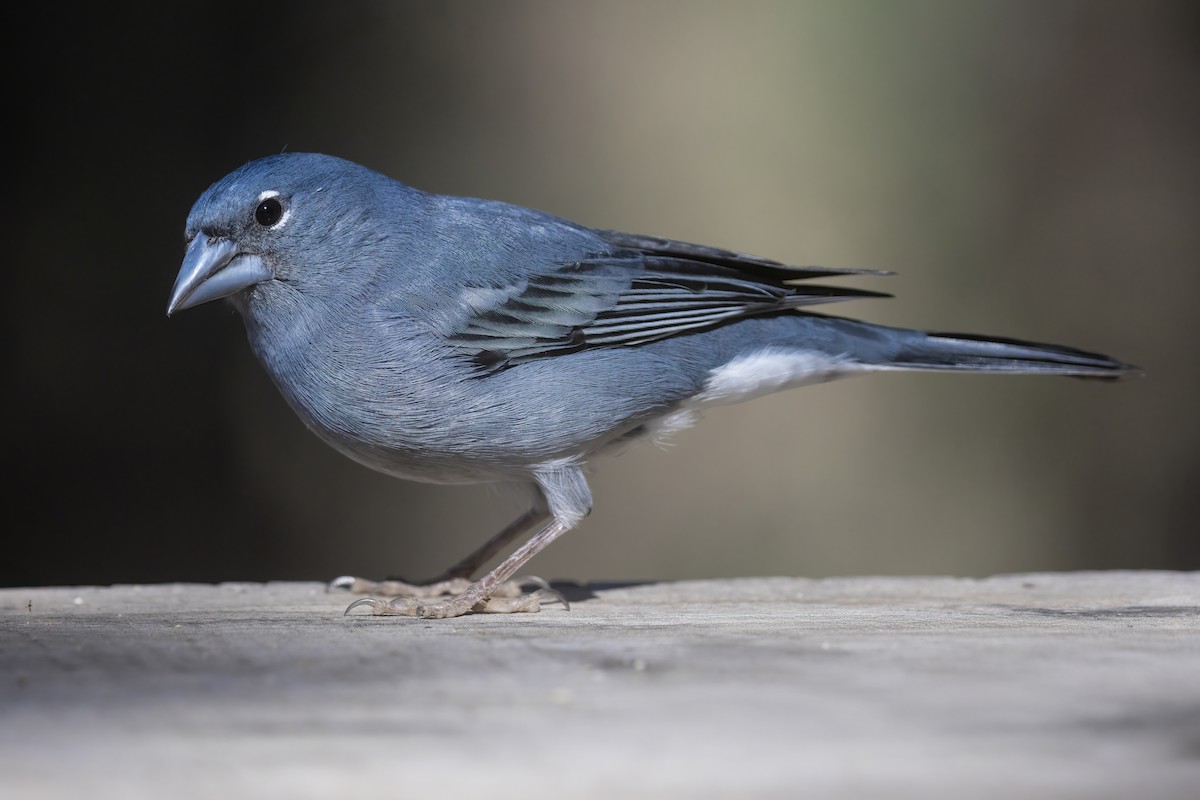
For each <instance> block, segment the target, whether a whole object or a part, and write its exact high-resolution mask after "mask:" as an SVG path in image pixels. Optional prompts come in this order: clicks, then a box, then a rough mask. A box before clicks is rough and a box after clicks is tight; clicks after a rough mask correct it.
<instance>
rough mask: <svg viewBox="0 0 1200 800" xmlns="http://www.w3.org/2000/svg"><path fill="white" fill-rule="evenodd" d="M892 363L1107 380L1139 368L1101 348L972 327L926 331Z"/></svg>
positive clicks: (906, 366) (1123, 375)
mask: <svg viewBox="0 0 1200 800" xmlns="http://www.w3.org/2000/svg"><path fill="white" fill-rule="evenodd" d="M889 366H894V367H897V368H900V369H931V370H941V369H947V370H961V371H964V372H1006V373H1010V374H1026V375H1067V376H1071V377H1075V378H1099V379H1102V380H1120V379H1121V378H1130V377H1133V376H1135V375H1139V374H1140V372H1139V371H1138V369H1137V368H1136V367H1133V366H1130V365H1129V364H1123V363H1121V362H1120V361H1117V360H1116V359H1112V358H1109V357H1108V356H1105V355H1101V354H1099V353H1089V352H1087V351H1085V350H1076V349H1075V348H1073V347H1063V346H1062V345H1057V344H1041V343H1039V342H1023V341H1021V340H1019V339H1000V338H994V337H988V336H975V335H973V334H969V333H927V334H925V335H924V336H921V337H917V338H914V339H912V340H910V341H908V342H905V343H904V345H903V346H902V347H901V348H900V352H899V353H897V354H896V356H895V357H894V360H893V362H892V363H891V364H890V365H889Z"/></svg>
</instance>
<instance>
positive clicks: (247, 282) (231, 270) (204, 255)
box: [167, 233, 275, 317]
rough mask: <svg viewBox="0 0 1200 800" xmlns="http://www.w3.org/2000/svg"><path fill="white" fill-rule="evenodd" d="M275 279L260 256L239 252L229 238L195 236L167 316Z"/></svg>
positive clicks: (176, 280)
mask: <svg viewBox="0 0 1200 800" xmlns="http://www.w3.org/2000/svg"><path fill="white" fill-rule="evenodd" d="M274 277H275V275H274V273H273V272H272V271H271V268H270V267H268V266H267V265H266V264H265V263H264V262H263V260H262V259H261V258H260V257H258V256H256V255H252V254H250V253H239V252H238V249H237V242H235V241H233V240H232V239H214V238H209V237H208V236H205V235H204V234H203V233H198V234H196V238H194V239H192V243H191V244H189V245H188V249H187V253H186V254H185V255H184V257H183V266H182V267H180V268H179V277H177V278H176V279H175V287H174V288H173V289H171V300H170V302H169V303H167V316H168V317H169V316H171V315H172V314H174V313H175V312H176V311H183V310H184V309H185V308H191V307H192V306H198V305H200V304H201V303H207V302H208V301H209V300H217V299H219V298H222V297H228V296H229V295H231V294H233V293H234V292H237V291H240V290H242V289H245V288H247V287H249V286H253V285H254V284H256V283H262V282H263V281H265V280H269V279H271V278H274Z"/></svg>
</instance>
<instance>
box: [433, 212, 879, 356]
mask: <svg viewBox="0 0 1200 800" xmlns="http://www.w3.org/2000/svg"><path fill="white" fill-rule="evenodd" d="M600 235H601V236H602V237H603V238H604V239H605V240H607V241H608V242H609V243H611V244H612V246H613V250H612V251H609V252H604V253H599V254H596V255H592V256H588V257H586V258H583V259H579V260H576V261H572V262H569V263H565V264H562V265H560V266H559V267H557V268H556V269H553V270H548V271H544V272H541V273H537V274H534V275H532V276H529V277H528V278H527V279H526V280H525V282H524V283H523V284H522V285H520V286H516V287H513V289H512V291H511V293H510V294H509V295H508V296H507V297H505V298H504V299H503V300H502V301H500V302H496V303H494V304H491V305H490V306H489V307H488V308H486V309H479V310H477V311H475V312H474V313H472V314H470V315H469V316H468V317H467V318H466V319H465V320H464V321H463V324H462V325H461V326H460V327H459V328H458V329H457V330H455V331H454V332H452V333H450V334H449V336H448V338H449V340H450V341H451V342H453V343H454V344H456V345H458V346H459V347H460V348H461V349H462V350H463V351H464V353H465V354H467V355H469V356H470V357H471V358H472V359H473V360H474V361H475V363H476V364H477V365H478V366H479V367H480V368H481V369H482V370H484V371H485V372H492V371H495V370H498V369H502V368H504V367H508V366H512V365H514V364H519V363H522V362H524V361H529V360H532V359H535V358H543V357H546V356H552V355H559V354H563V353H571V352H576V351H579V350H583V349H585V348H589V347H614V346H631V345H638V344H644V343H646V342H652V341H655V340H656V339H663V338H666V337H668V336H675V335H678V334H682V333H688V332H695V331H701V330H708V329H711V328H714V327H717V326H719V325H723V324H727V323H729V322H733V321H735V320H738V319H743V318H745V317H748V316H753V315H758V314H770V313H779V312H784V311H789V310H791V309H796V308H800V307H802V306H810V305H818V304H822V303H833V302H838V301H840V300H850V299H854V298H859V297H887V296H888V295H886V294H881V293H879V292H871V291H866V290H863V289H853V288H848V287H841V286H816V285H808V284H805V285H794V284H793V281H802V280H805V279H808V278H814V277H819V276H825V277H830V276H839V275H862V274H867V275H886V274H890V273H887V272H883V271H881V270H855V269H846V270H841V269H825V268H822V267H792V266H788V265H786V264H780V263H778V262H775V261H769V260H766V259H761V258H756V257H754V256H748V255H744V254H741V253H735V252H732V251H728V250H720V249H716V248H710V247H703V246H700V245H693V244H688V243H686V242H675V241H671V240H668V239H657V238H652V237H647V236H634V235H631V234H624V233H617V232H611V231H601V232H600Z"/></svg>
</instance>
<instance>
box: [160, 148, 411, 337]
mask: <svg viewBox="0 0 1200 800" xmlns="http://www.w3.org/2000/svg"><path fill="white" fill-rule="evenodd" d="M380 181H384V182H388V181H387V179H386V178H383V176H381V175H379V174H378V173H375V172H372V171H370V170H368V169H367V168H365V167H362V166H359V165H357V164H353V163H351V162H349V161H343V160H342V159H339V158H334V157H333V156H326V155H320V154H316V153H284V154H281V155H275V156H268V157H266V158H262V159H259V160H257V161H252V162H250V163H249V164H246V165H245V166H242V167H240V168H238V169H236V170H234V171H233V172H231V173H230V174H228V175H226V176H225V177H224V178H222V179H221V180H219V181H217V182H216V183H214V184H213V185H212V186H210V187H209V188H208V190H207V191H205V192H204V194H203V195H201V196H200V199H199V200H197V201H196V204H195V205H194V206H192V210H191V213H190V214H188V219H187V227H186V229H185V236H186V241H187V252H186V254H185V255H184V258H183V266H182V267H180V270H179V275H178V277H177V278H176V279H175V286H174V287H173V288H172V289H171V297H170V301H169V302H168V304H167V315H168V316H169V315H171V314H173V313H175V312H176V311H182V310H183V309H185V308H191V307H192V306H198V305H200V304H201V303H207V302H209V301H210V300H217V299H219V298H222V297H231V296H234V297H236V296H237V295H238V293H239V292H242V293H247V294H248V293H249V292H251V291H253V290H254V289H255V288H256V287H262V288H263V289H264V290H268V289H269V287H271V286H272V285H280V284H292V285H293V286H295V287H296V288H297V289H301V290H302V289H303V288H304V282H305V281H306V280H307V281H312V280H320V279H321V276H323V275H328V273H329V272H330V270H328V269H323V267H324V266H327V264H326V263H325V262H332V261H334V259H335V258H336V257H337V254H339V253H345V252H346V249H347V248H348V247H349V246H350V245H352V244H353V243H354V242H353V240H354V239H355V238H357V236H358V235H359V234H356V233H355V228H356V227H358V228H362V227H364V226H362V225H361V223H362V222H363V221H364V220H363V217H364V215H366V214H369V213H370V210H371V209H372V208H373V207H374V206H375V205H376V203H374V202H372V201H373V200H374V199H375V197H374V195H375V193H376V192H377V191H378V190H379V188H380V187H379V185H378V183H379V182H380ZM389 183H390V182H389ZM396 186H399V184H396ZM343 240H344V241H343ZM329 277H333V276H329Z"/></svg>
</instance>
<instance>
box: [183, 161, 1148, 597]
mask: <svg viewBox="0 0 1200 800" xmlns="http://www.w3.org/2000/svg"><path fill="white" fill-rule="evenodd" d="M186 241H187V251H186V255H185V256H184V260H183V265H182V267H181V269H180V271H179V276H178V278H177V279H176V281H175V285H174V288H173V289H172V291H171V297H170V302H169V304H168V306H167V314H168V315H170V314H173V313H175V312H177V311H182V310H183V309H186V308H191V307H193V306H196V305H200V304H201V303H207V302H209V301H211V300H216V299H219V298H228V299H229V300H230V301H231V302H232V303H233V305H234V307H235V308H236V309H237V310H238V311H239V312H240V314H241V316H242V318H243V320H244V321H245V325H246V333H247V336H248V338H249V341H250V347H251V348H252V349H253V350H254V353H255V355H257V356H258V358H259V360H260V361H261V362H262V364H263V366H264V367H265V368H266V370H267V373H268V374H269V375H270V376H271V378H272V380H273V381H274V382H275V385H276V386H277V387H278V388H279V391H280V392H281V393H282V394H283V396H284V397H285V398H286V399H287V401H288V403H289V404H290V405H291V407H292V408H293V409H294V410H295V412H296V413H297V414H298V415H299V416H300V418H301V419H302V420H303V421H304V423H305V424H306V425H307V426H308V427H309V428H310V429H311V430H312V431H313V432H314V433H315V434H316V435H317V436H319V437H320V438H321V439H323V440H324V441H325V442H327V443H328V444H330V445H331V446H332V447H334V448H335V449H337V450H338V451H340V452H341V453H343V454H345V455H347V456H349V457H350V458H352V459H354V460H356V461H358V462H360V463H362V464H365V465H366V466H368V467H371V468H373V469H377V470H380V471H382V472H385V473H388V474H390V475H395V476H397V477H400V478H407V479H410V480H417V481H427V482H432V483H475V482H504V483H509V484H515V485H518V486H521V487H525V488H527V490H528V491H529V494H530V497H531V504H530V509H529V510H528V511H527V512H526V513H524V514H522V515H521V516H520V517H519V518H518V519H517V520H515V521H513V522H512V523H511V524H509V525H508V526H507V527H505V528H504V529H503V530H501V531H500V532H499V533H497V534H496V535H495V536H493V537H492V538H491V539H490V540H488V541H487V542H486V543H485V544H484V545H483V546H482V547H480V548H479V549H478V550H477V551H476V552H474V553H472V554H471V555H470V556H468V557H467V558H465V559H463V560H462V561H461V562H459V563H458V564H455V565H454V566H453V567H451V568H450V569H449V570H447V571H446V573H445V574H444V575H442V576H441V577H440V578H439V579H438V580H435V581H433V582H431V583H429V584H426V585H412V584H404V583H400V582H398V581H387V582H380V583H375V582H372V581H368V580H363V579H357V578H339V579H337V580H336V581H335V582H334V585H337V586H342V587H345V588H349V589H351V590H353V591H358V592H362V593H366V594H373V595H383V596H382V597H364V598H363V599H360V600H358V601H356V602H355V603H353V604H351V606H350V608H348V609H347V612H349V611H350V610H351V609H353V608H356V607H359V606H365V607H367V608H369V609H370V610H371V611H372V612H373V613H375V614H404V615H413V616H419V617H429V618H444V617H455V616H459V615H461V614H464V613H467V612H471V611H476V612H479V611H489V612H514V611H537V610H539V608H540V606H541V604H542V603H545V602H548V601H553V600H555V599H561V598H556V597H555V594H554V593H553V592H552V591H551V590H549V589H548V588H547V587H544V586H543V587H542V588H540V589H537V590H535V591H532V592H530V593H527V594H523V593H522V588H521V586H520V584H519V582H516V581H514V580H513V576H514V575H515V574H516V572H517V571H518V570H519V569H520V568H521V567H522V566H523V565H524V564H525V563H526V562H527V561H528V560H529V559H530V558H532V557H533V556H534V555H535V554H537V553H538V552H539V551H540V550H541V549H542V548H544V547H545V546H546V545H548V544H550V542H552V541H554V540H555V539H557V538H558V537H559V536H561V535H562V534H564V533H565V532H567V531H568V530H570V529H571V528H574V527H575V526H576V525H578V524H579V523H580V521H581V520H582V519H583V518H584V517H585V516H586V515H587V514H588V512H589V511H590V510H591V505H592V498H591V493H590V491H589V489H588V484H587V480H586V479H585V477H584V473H583V468H584V466H585V465H586V464H588V463H589V462H590V461H591V460H592V459H593V458H595V457H596V456H598V455H600V454H602V453H604V452H605V451H608V450H612V449H614V448H617V447H619V446H621V445H623V444H625V443H627V442H629V441H632V440H634V439H638V438H641V437H646V436H650V437H655V436H660V437H661V436H664V435H666V434H669V433H670V432H672V431H674V430H678V429H680V428H683V427H686V426H687V425H689V424H691V423H692V422H693V421H694V419H695V418H696V415H697V413H698V412H700V411H702V410H703V409H705V408H707V407H709V406H713V405H721V404H726V403H735V402H741V401H743V400H749V399H751V398H754V397H758V396H761V395H764V394H767V393H770V392H776V391H780V390H783V389H791V388H794V387H797V386H802V385H805V384H810V383H818V382H822V381H829V380H833V379H835V378H843V377H849V376H851V375H862V374H865V373H868V372H878V371H881V370H939V371H940V370H952V371H957V372H994V373H1007V374H1034V375H1067V376H1072V377H1078V378H1102V379H1115V378H1121V377H1125V376H1127V375H1130V374H1133V373H1134V369H1133V368H1131V367H1130V366H1128V365H1126V364H1122V363H1120V362H1118V361H1115V360H1114V359H1111V358H1109V357H1107V356H1104V355H1099V354H1096V353H1088V352H1084V351H1082V350H1076V349H1073V348H1069V347H1062V346H1058V345H1050V344H1038V343H1033V342H1023V341H1018V340H1014V339H998V338H990V337H982V336H974V335H968V334H954V333H926V332H923V331H918V330H905V329H901V328H891V327H884V326H880V325H872V324H868V323H865V322H858V321H855V320H850V319H844V318H839V317H832V316H827V315H823V314H818V313H814V312H813V311H811V310H810V308H811V307H815V306H821V305H824V304H827V303H833V302H838V301H842V300H851V299H854V298H860V297H881V296H886V295H881V294H879V293H877V292H870V291H865V290H861V289H853V288H844V287H835V286H822V285H819V284H812V283H808V282H807V281H809V280H810V279H813V278H827V277H831V276H842V275H852V274H853V275H859V274H870V275H879V274H887V273H884V272H880V271H877V270H848V269H824V268H820V267H794V266H787V265H785V264H781V263H779V262H776V261H770V260H767V259H764V258H758V257H755V256H751V255H746V254H744V253H737V252H732V251H729V250H721V249H717V248H713V247H705V246H702V245H696V244H688V243H685V242H678V241H672V240H669V239H660V238H656V237H653V236H640V235H634V234H628V233H620V232H617V231H609V230H598V229H593V228H587V227H584V226H581V225H577V224H575V223H572V222H569V221H567V220H563V219H559V218H558V217H554V216H552V215H550V214H546V213H543V212H540V211H534V210H531V209H527V208H521V207H518V206H513V205H508V204H505V203H500V202H493V201H488V200H477V199H468V198H461V197H449V196H443V195H436V194H429V193H426V192H423V191H420V190H418V189H414V188H412V187H409V186H405V185H404V184H401V183H399V182H397V181H394V180H392V179H390V178H388V177H386V176H384V175H381V174H379V173H377V172H374V171H372V170H370V169H368V168H366V167H364V166H361V165H359V164H355V163H352V162H349V161H345V160H342V159H339V158H334V157H332V156H327V155H320V154H314V153H286V154H282V155H275V156H269V157H267V158H263V159H260V160H257V161H253V162H251V163H249V164H246V165H244V166H242V167H240V168H239V169H237V170H235V171H233V172H232V173H230V174H229V175H227V176H225V177H224V178H222V179H221V180H219V181H218V182H217V183H215V184H213V185H212V186H211V187H210V188H209V189H208V190H207V191H205V192H204V194H203V195H201V197H200V199H199V200H197V201H196V204H195V205H194V206H193V207H192V210H191V213H190V214H189V215H188V219H187V226H186ZM523 535H524V536H527V537H528V538H527V539H525V540H524V541H523V543H521V545H520V546H519V547H517V548H516V550H515V551H513V552H512V554H511V555H509V556H508V558H506V559H505V560H503V561H502V562H501V563H500V565H499V566H497V567H496V568H495V569H493V570H492V571H491V572H488V573H487V574H486V575H484V576H483V577H482V578H481V579H479V580H477V581H475V582H473V583H472V582H470V581H469V580H468V579H469V578H470V577H471V575H473V574H474V573H475V572H477V571H478V570H479V569H480V568H481V567H482V566H483V565H484V564H485V563H487V562H488V561H490V560H491V559H492V558H494V557H495V556H496V555H497V554H499V553H500V552H501V551H502V550H503V549H504V548H505V547H506V546H508V545H511V544H512V543H513V542H514V541H516V540H518V539H519V538H520V537H522V536H523ZM526 585H529V584H528V583H526ZM389 597H390V598H391V599H388V598H389Z"/></svg>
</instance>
